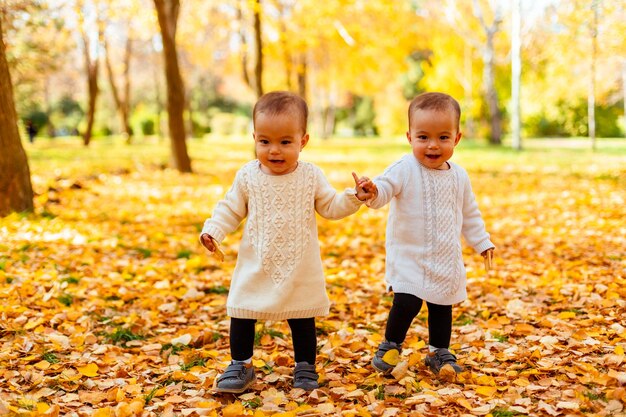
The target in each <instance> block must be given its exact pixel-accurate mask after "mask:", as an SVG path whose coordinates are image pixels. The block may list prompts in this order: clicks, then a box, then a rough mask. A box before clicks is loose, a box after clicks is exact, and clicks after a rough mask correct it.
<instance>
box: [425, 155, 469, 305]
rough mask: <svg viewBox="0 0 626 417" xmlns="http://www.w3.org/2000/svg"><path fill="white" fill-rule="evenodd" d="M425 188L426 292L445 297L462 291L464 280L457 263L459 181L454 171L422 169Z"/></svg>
mask: <svg viewBox="0 0 626 417" xmlns="http://www.w3.org/2000/svg"><path fill="white" fill-rule="evenodd" d="M420 172H421V174H422V181H423V184H424V198H423V209H424V221H425V234H426V236H425V239H426V247H427V248H429V251H428V252H427V253H428V255H427V256H428V259H426V261H425V262H424V269H425V270H424V276H425V278H426V279H425V280H424V285H425V288H426V290H427V291H432V292H434V293H437V294H441V295H443V296H449V295H452V294H455V293H456V292H457V291H458V290H459V286H460V285H461V280H459V279H458V277H459V276H461V274H460V272H461V271H459V266H458V263H457V262H456V260H457V259H458V257H459V256H460V255H461V254H460V247H459V244H458V240H459V237H458V236H456V235H455V224H456V214H457V211H458V207H457V192H458V178H457V176H456V172H455V171H453V170H448V171H438V170H432V169H428V168H425V167H423V166H421V169H420Z"/></svg>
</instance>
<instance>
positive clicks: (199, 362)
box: [180, 356, 206, 371]
mask: <svg viewBox="0 0 626 417" xmlns="http://www.w3.org/2000/svg"><path fill="white" fill-rule="evenodd" d="M205 365H206V359H204V358H202V357H200V356H194V357H192V358H190V359H189V361H187V362H185V363H181V364H180V369H181V370H182V371H189V370H190V369H191V368H193V367H194V366H205Z"/></svg>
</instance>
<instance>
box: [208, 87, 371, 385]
mask: <svg viewBox="0 0 626 417" xmlns="http://www.w3.org/2000/svg"><path fill="white" fill-rule="evenodd" d="M307 116H308V109H307V105H306V102H305V101H304V100H303V99H302V98H300V97H299V96H297V95H295V94H292V93H288V92H280V91H278V92H271V93H267V94H265V95H263V96H262V97H261V98H260V99H259V101H258V102H257V103H256V105H255V107H254V110H253V122H254V134H253V136H254V143H255V149H256V154H257V158H258V159H256V160H254V161H251V162H248V163H247V164H245V165H244V166H243V167H242V168H241V169H240V170H239V171H238V172H237V175H236V177H235V181H234V183H233V184H232V186H231V188H230V190H229V191H228V192H227V193H226V195H225V197H224V199H223V200H221V201H220V202H218V204H217V206H216V207H215V209H214V210H213V214H212V216H211V218H209V219H207V220H206V222H205V224H204V227H203V229H202V233H201V236H200V241H201V242H202V244H203V245H204V246H205V247H206V248H207V249H208V250H209V251H211V252H214V251H215V250H217V249H218V244H219V243H220V242H221V241H222V240H223V239H224V237H225V236H226V235H227V234H228V233H231V232H233V231H234V230H235V229H236V228H237V227H238V226H239V224H240V223H241V221H242V220H243V219H244V218H246V219H247V220H246V224H245V229H244V232H243V237H242V241H241V244H240V246H239V254H238V256H237V265H236V267H235V271H234V273H233V277H232V280H231V285H230V290H229V293H228V300H227V303H226V310H227V313H228V315H229V316H230V317H231V321H230V324H231V325H230V349H231V357H232V362H231V364H230V365H229V366H228V367H227V369H226V371H225V372H224V373H223V374H222V375H221V376H220V377H219V378H218V379H217V391H219V392H230V393H241V392H244V391H245V390H246V389H248V388H249V387H250V385H252V384H253V382H254V380H255V374H254V369H253V367H252V363H251V360H252V354H253V348H254V332H255V323H256V321H257V320H285V319H286V320H287V322H288V323H289V327H290V328H291V332H292V337H293V346H294V354H295V362H296V366H295V370H294V383H293V385H294V387H296V388H303V389H305V390H312V389H315V388H317V387H318V383H317V379H318V375H317V372H316V370H315V357H316V346H317V337H316V332H315V319H314V317H316V316H323V315H326V314H328V312H329V307H330V302H329V300H328V296H327V294H326V288H325V280H324V273H323V270H322V261H321V258H320V247H319V242H318V235H317V224H316V219H315V213H316V212H317V213H319V214H320V215H321V216H322V217H325V218H327V219H340V218H343V217H346V216H348V215H350V214H353V213H355V212H356V211H357V210H358V209H359V208H360V207H361V205H362V204H363V202H364V200H366V199H367V198H370V197H371V194H368V193H366V192H364V191H363V189H362V188H359V189H358V190H357V189H355V188H352V189H347V190H345V191H344V192H343V193H337V192H336V191H335V189H334V188H333V187H331V185H330V184H329V183H328V181H327V180H326V178H325V176H324V174H323V173H322V171H321V170H320V169H319V168H318V167H317V166H315V165H313V164H311V163H308V162H303V161H299V160H298V159H299V155H300V151H301V150H302V149H303V148H304V146H305V145H306V144H307V142H308V140H309V135H308V134H307V133H306V125H307ZM353 175H354V174H353ZM356 180H357V178H356V177H355V182H356ZM364 184H365V185H366V186H370V187H371V185H372V184H371V182H370V183H367V182H365V183H364Z"/></svg>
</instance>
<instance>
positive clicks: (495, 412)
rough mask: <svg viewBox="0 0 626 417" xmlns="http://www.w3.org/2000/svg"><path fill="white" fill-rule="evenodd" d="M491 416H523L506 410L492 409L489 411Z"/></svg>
mask: <svg viewBox="0 0 626 417" xmlns="http://www.w3.org/2000/svg"><path fill="white" fill-rule="evenodd" d="M491 415H492V416H493V417H513V416H521V415H524V414H522V413H519V412H517V411H513V410H507V409H506V408H494V409H493V410H491Z"/></svg>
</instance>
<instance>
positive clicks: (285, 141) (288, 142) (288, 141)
mask: <svg viewBox="0 0 626 417" xmlns="http://www.w3.org/2000/svg"><path fill="white" fill-rule="evenodd" d="M280 143H281V145H289V144H290V143H291V141H290V140H289V139H283V140H282V141H281V142H280Z"/></svg>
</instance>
